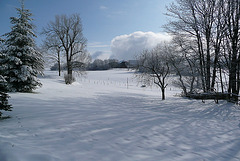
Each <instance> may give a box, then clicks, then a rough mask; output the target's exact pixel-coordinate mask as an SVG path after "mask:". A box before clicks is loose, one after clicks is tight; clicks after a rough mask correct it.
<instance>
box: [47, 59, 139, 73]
mask: <svg viewBox="0 0 240 161" xmlns="http://www.w3.org/2000/svg"><path fill="white" fill-rule="evenodd" d="M136 65H137V61H136V60H129V61H119V60H117V59H106V60H101V59H96V60H94V61H93V62H92V63H89V64H85V63H82V62H78V61H74V62H73V63H72V67H73V69H74V70H81V69H86V70H108V69H113V68H134V67H136ZM50 69H51V70H58V64H57V63H55V64H54V65H53V66H52V67H51V68H50ZM61 70H67V64H66V63H64V64H62V65H61Z"/></svg>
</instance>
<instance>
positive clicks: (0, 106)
mask: <svg viewBox="0 0 240 161" xmlns="http://www.w3.org/2000/svg"><path fill="white" fill-rule="evenodd" d="M2 42H3V40H2V39H1V38H0V61H1V60H2V59H4V57H5V54H4V53H3V46H2ZM1 67H2V65H1ZM1 67H0V68H1ZM1 73H2V72H1V70H0V110H5V111H11V108H12V107H11V105H9V104H8V98H9V96H8V94H7V93H6V92H7V81H6V80H5V79H4V77H3V76H2V75H1ZM1 115H2V112H0V118H1Z"/></svg>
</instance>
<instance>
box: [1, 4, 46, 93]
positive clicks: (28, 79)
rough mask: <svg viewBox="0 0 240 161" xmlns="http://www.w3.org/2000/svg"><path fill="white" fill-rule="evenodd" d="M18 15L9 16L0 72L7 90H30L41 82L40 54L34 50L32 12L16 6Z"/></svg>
mask: <svg viewBox="0 0 240 161" xmlns="http://www.w3.org/2000/svg"><path fill="white" fill-rule="evenodd" d="M17 12H18V17H11V18H10V19H11V24H13V26H12V28H11V29H12V30H11V32H9V33H7V34H5V36H6V41H5V47H6V50H5V51H4V53H5V56H4V58H3V59H1V60H0V61H1V62H0V63H1V64H2V68H1V70H2V74H3V75H4V76H6V81H7V82H8V86H9V90H10V91H13V92H32V90H34V89H36V88H37V86H41V85H42V84H41V83H40V81H39V80H38V79H37V76H38V75H39V74H42V73H43V69H44V66H43V64H44V62H43V56H42V54H41V53H40V52H39V51H37V50H36V44H35V40H34V37H36V35H35V34H34V31H33V28H34V26H33V24H32V23H31V21H32V20H33V19H32V18H31V16H32V13H30V11H29V10H28V9H25V8H24V4H23V2H22V5H21V8H17Z"/></svg>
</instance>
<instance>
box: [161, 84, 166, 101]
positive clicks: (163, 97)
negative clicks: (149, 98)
mask: <svg viewBox="0 0 240 161" xmlns="http://www.w3.org/2000/svg"><path fill="white" fill-rule="evenodd" d="M161 90H162V100H165V88H164V87H163V88H161Z"/></svg>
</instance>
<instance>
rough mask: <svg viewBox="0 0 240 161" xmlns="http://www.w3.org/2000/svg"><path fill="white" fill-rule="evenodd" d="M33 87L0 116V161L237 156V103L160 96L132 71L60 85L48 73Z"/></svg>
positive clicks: (183, 160) (234, 160)
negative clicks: (146, 86) (138, 79)
mask: <svg viewBox="0 0 240 161" xmlns="http://www.w3.org/2000/svg"><path fill="white" fill-rule="evenodd" d="M45 74H46V75H45V77H44V78H41V81H42V83H43V87H42V88H40V89H38V90H36V92H35V93H33V94H29V93H16V94H11V99H10V103H11V104H12V105H13V111H12V112H4V114H5V115H6V114H7V115H10V116H11V118H10V119H5V120H1V121H0V129H1V130H0V161H159V160H161V161H162V160H163V161H168V160H169V161H173V160H174V161H178V160H179V161H202V160H206V161H213V160H217V161H229V160H231V161H239V160H240V108H239V106H236V105H233V104H230V103H227V102H224V101H220V104H215V103H214V101H206V103H205V104H204V103H202V102H201V101H199V100H189V99H184V98H181V97H177V96H176V94H177V93H180V90H179V89H177V88H175V87H171V86H169V87H168V89H167V97H166V100H165V101H161V99H160V92H159V90H158V89H155V88H150V87H149V88H141V87H140V86H141V84H138V83H137V82H136V81H135V80H134V79H133V72H131V71H127V70H109V71H92V72H88V75H87V77H86V78H78V81H77V82H75V83H74V84H73V85H65V84H64V81H63V79H62V78H60V77H58V76H57V73H56V72H50V71H47V72H46V73H45Z"/></svg>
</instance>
